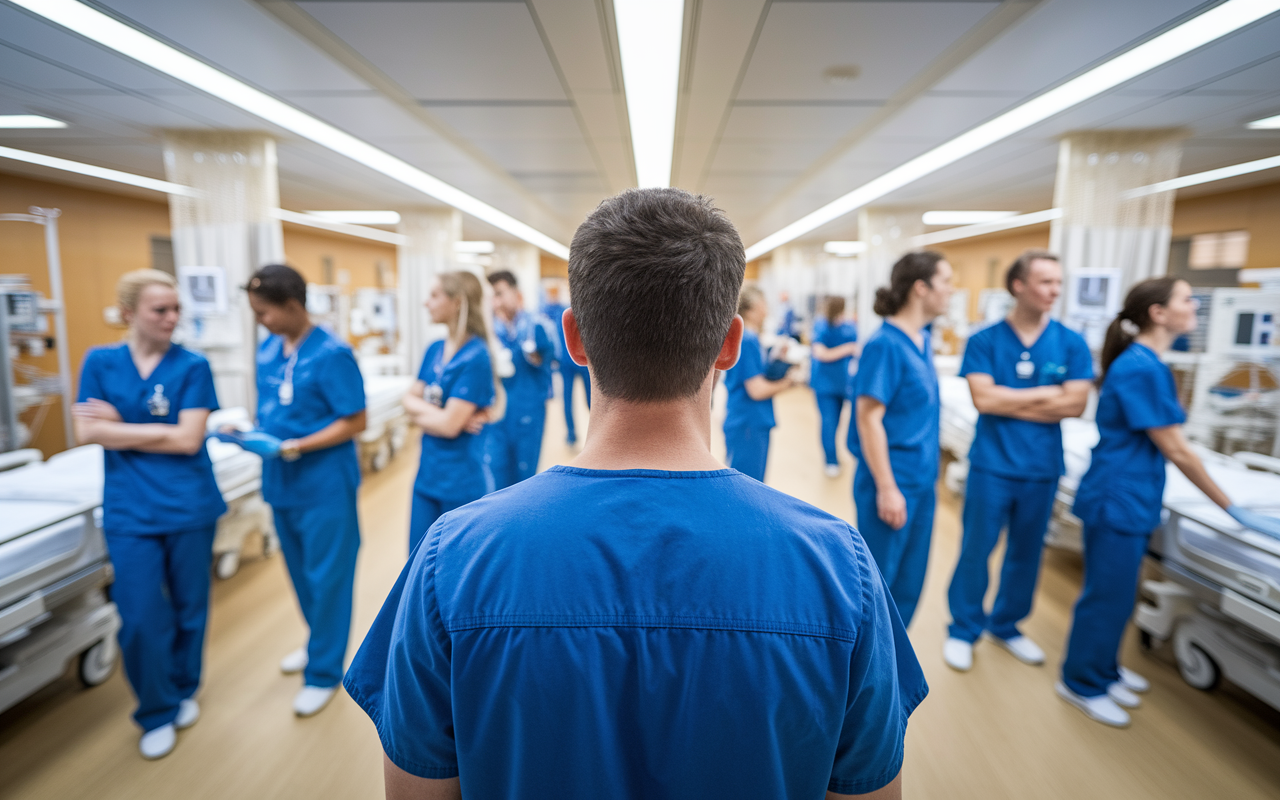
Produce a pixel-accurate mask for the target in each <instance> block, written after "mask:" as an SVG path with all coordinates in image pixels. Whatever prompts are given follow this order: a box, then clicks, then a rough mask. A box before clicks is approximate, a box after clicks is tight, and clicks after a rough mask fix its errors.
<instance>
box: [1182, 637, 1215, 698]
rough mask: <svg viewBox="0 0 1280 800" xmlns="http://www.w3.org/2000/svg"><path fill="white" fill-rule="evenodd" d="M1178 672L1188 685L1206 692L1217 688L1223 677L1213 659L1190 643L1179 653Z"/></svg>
mask: <svg viewBox="0 0 1280 800" xmlns="http://www.w3.org/2000/svg"><path fill="white" fill-rule="evenodd" d="M1178 672H1180V673H1182V679H1183V680H1184V681H1186V682H1187V685H1189V686H1191V687H1192V688H1195V689H1200V690H1201V691H1205V692H1207V691H1210V690H1212V689H1213V688H1214V687H1215V686H1217V685H1218V679H1219V678H1221V677H1222V673H1221V671H1220V670H1219V669H1218V665H1217V664H1216V663H1215V662H1214V660H1213V658H1212V657H1211V656H1210V655H1209V654H1208V653H1206V652H1205V651H1204V650H1201V649H1200V648H1199V647H1197V646H1196V645H1194V644H1191V643H1190V642H1188V643H1187V645H1186V646H1185V647H1183V648H1182V652H1180V653H1178Z"/></svg>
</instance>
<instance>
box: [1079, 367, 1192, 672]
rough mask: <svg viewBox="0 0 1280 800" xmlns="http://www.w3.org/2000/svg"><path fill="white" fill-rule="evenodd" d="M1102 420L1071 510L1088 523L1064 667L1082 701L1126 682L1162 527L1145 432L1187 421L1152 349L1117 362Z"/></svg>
mask: <svg viewBox="0 0 1280 800" xmlns="http://www.w3.org/2000/svg"><path fill="white" fill-rule="evenodd" d="M1097 420H1098V433H1099V434H1100V439H1099V441H1098V444H1097V446H1096V447H1094V448H1093V460H1092V462H1091V463H1090V465H1089V471H1088V472H1086V473H1085V476H1084V478H1083V479H1081V481H1080V488H1079V489H1077V490H1076V502H1075V506H1074V508H1073V509H1072V512H1073V513H1074V514H1075V515H1076V516H1077V517H1079V518H1080V520H1081V521H1082V522H1083V523H1084V590H1083V591H1082V592H1081V593H1080V599H1079V600H1078V601H1076V607H1075V613H1074V615H1073V618H1072V622H1071V635H1070V637H1069V638H1068V640H1067V655H1066V660H1065V661H1064V662H1063V664H1062V680H1063V682H1064V683H1065V684H1066V685H1067V686H1068V688H1070V689H1071V691H1073V692H1075V693H1076V694H1078V695H1080V696H1082V697H1099V696H1101V695H1104V694H1106V692H1107V687H1108V686H1110V685H1111V684H1112V683H1115V682H1116V681H1118V680H1120V667H1119V661H1118V656H1119V652H1120V640H1121V639H1122V638H1124V629H1125V625H1127V624H1128V622H1129V617H1130V616H1131V615H1132V613H1133V604H1134V601H1135V600H1136V598H1137V595H1138V578H1139V573H1140V570H1141V567H1142V557H1143V555H1144V554H1145V553H1146V551H1147V539H1148V538H1150V536H1151V532H1152V531H1153V530H1155V529H1156V528H1157V527H1158V526H1159V525H1160V516H1161V513H1160V512H1161V501H1162V499H1163V497H1164V481H1165V460H1164V456H1163V455H1161V453H1160V450H1159V449H1158V448H1157V447H1156V445H1155V442H1153V441H1152V440H1151V437H1150V436H1148V435H1147V431H1149V430H1150V429H1152V428H1165V427H1168V426H1170V425H1181V424H1182V423H1183V422H1185V421H1186V414H1185V413H1183V411H1182V406H1181V405H1179V403H1178V391H1177V387H1176V386H1175V384H1174V381H1173V373H1172V372H1171V371H1170V370H1169V368H1168V367H1167V366H1165V364H1164V363H1163V362H1162V361H1160V357H1159V356H1157V355H1156V354H1155V352H1153V351H1152V350H1151V349H1150V348H1147V347H1145V346H1144V345H1141V344H1138V343H1137V342H1134V343H1133V344H1131V345H1129V347H1128V348H1126V349H1125V351H1124V352H1123V353H1121V354H1120V355H1119V356H1118V357H1117V358H1116V360H1115V361H1114V362H1112V364H1111V368H1110V369H1108V370H1107V375H1106V377H1105V378H1104V379H1103V382H1102V390H1101V392H1100V393H1099V395H1098V412H1097Z"/></svg>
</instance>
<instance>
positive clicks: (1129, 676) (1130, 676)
mask: <svg viewBox="0 0 1280 800" xmlns="http://www.w3.org/2000/svg"><path fill="white" fill-rule="evenodd" d="M1120 683H1121V684H1122V685H1123V686H1124V688H1126V689H1128V690H1129V691H1131V692H1138V693H1139V694H1141V693H1142V692H1148V691H1150V690H1151V681H1149V680H1147V679H1146V678H1144V677H1142V676H1141V675H1139V674H1138V673H1136V672H1134V671H1133V670H1131V669H1125V668H1124V667H1121V668H1120Z"/></svg>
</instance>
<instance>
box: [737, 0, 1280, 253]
mask: <svg viewBox="0 0 1280 800" xmlns="http://www.w3.org/2000/svg"><path fill="white" fill-rule="evenodd" d="M1276 11H1280V0H1228V1H1227V2H1225V3H1223V4H1222V5H1219V6H1215V7H1214V8H1211V9H1209V10H1208V11H1206V12H1204V13H1203V14H1199V15H1197V16H1196V17H1194V18H1192V19H1190V20H1188V21H1186V22H1184V23H1182V24H1181V25H1179V26H1178V27H1176V28H1173V29H1171V30H1168V31H1166V32H1164V33H1162V34H1160V35H1159V36H1156V37H1155V38H1153V39H1151V40H1150V41H1147V42H1145V43H1143V44H1140V45H1138V46H1137V47H1134V48H1133V49H1131V50H1128V51H1126V52H1124V53H1121V54H1120V55H1118V56H1116V57H1115V58H1113V59H1111V60H1110V61H1107V62H1105V63H1103V64H1100V65H1098V66H1096V67H1094V68H1093V69H1091V70H1089V71H1088V72H1086V73H1084V74H1083V75H1080V76H1078V77H1076V78H1072V79H1071V80H1069V81H1067V82H1066V83H1064V84H1062V85H1061V86H1058V87H1057V88H1055V89H1050V90H1049V91H1047V92H1045V93H1044V94H1042V95H1040V96H1038V97H1035V98H1033V99H1031V100H1028V101H1027V102H1025V103H1023V104H1022V105H1020V106H1018V107H1017V108H1014V109H1012V110H1010V111H1006V112H1005V113H1003V114H1001V115H1000V116H998V117H996V118H995V119H993V120H990V121H989V122H984V123H983V124H981V125H979V126H977V127H976V128H972V129H971V130H969V131H967V132H965V133H962V134H960V135H959V136H957V137H956V138H954V139H952V140H950V141H948V142H945V143H943V144H941V145H939V146H938V147H935V148H934V149H932V150H930V151H929V152H927V153H925V154H923V155H920V156H917V157H916V158H913V159H911V160H910V161H908V162H906V163H905V164H902V165H901V166H899V167H896V168H894V169H892V170H890V171H889V172H886V173H885V174H884V175H881V176H880V177H878V178H875V179H874V180H872V181H870V182H869V183H866V184H863V185H862V186H860V187H858V188H857V189H854V190H853V191H851V192H849V193H848V194H846V195H844V196H843V197H840V198H837V199H836V200H834V201H832V202H830V203H828V204H827V205H825V206H823V207H822V208H819V209H818V210H817V211H814V212H812V213H810V214H807V215H805V216H804V217H801V218H800V219H798V220H796V221H795V222H793V223H791V224H790V225H788V226H786V227H785V228H783V229H781V230H779V231H777V232H776V233H773V234H770V235H769V236H766V237H765V238H764V239H761V240H760V241H759V242H757V243H756V244H753V245H752V246H751V247H748V248H747V259H748V260H750V259H754V258H759V257H760V256H762V255H764V254H765V253H768V252H769V251H770V250H773V249H774V248H776V247H779V246H781V245H784V244H786V243H787V242H790V241H793V240H795V239H797V238H799V237H801V236H803V235H805V234H806V233H809V232H810V231H812V230H815V229H816V228H819V227H821V226H823V225H825V224H827V223H828V222H831V221H832V220H835V219H838V218H840V217H843V216H844V215H845V214H848V213H850V212H852V211H856V210H857V209H859V208H862V207H863V206H866V205H868V204H870V203H873V202H875V201H876V200H878V199H880V198H881V197H884V196H885V195H887V194H889V193H890V192H892V191H895V190H897V189H901V188H902V187H903V186H906V185H908V184H910V183H913V182H915V181H917V180H919V179H920V178H923V177H925V176H926V175H929V174H931V173H933V172H937V171H938V170H940V169H942V168H943V167H946V166H949V165H951V164H954V163H955V162H957V161H959V160H960V159H962V158H965V157H966V156H970V155H972V154H974V153H976V152H978V151H979V150H982V149H983V148H985V147H988V146H990V145H992V144H995V143H996V142H999V141H1001V140H1002V139H1006V138H1008V137H1010V136H1012V135H1014V134H1016V133H1018V132H1020V131H1023V130H1026V129H1027V128H1029V127H1031V126H1032V125H1035V124H1037V123H1039V122H1043V121H1044V120H1046V119H1049V118H1050V117H1052V116H1055V115H1057V114H1060V113H1062V112H1063V111H1066V110H1067V109H1069V108H1071V107H1073V106H1076V105H1079V104H1080V103H1083V102H1084V101H1086V100H1089V99H1090V98H1093V97H1096V96H1098V95H1099V94H1102V93H1103V92H1106V91H1108V90H1110V89H1113V88H1115V87H1116V86H1119V85H1120V84H1122V83H1125V82H1126V81H1130V80H1132V79H1134V78H1136V77H1138V76H1139V75H1142V74H1143V73H1146V72H1150V71H1151V70H1153V69H1155V68H1156V67H1158V66H1160V65H1162V64H1166V63H1168V62H1169V61H1172V60H1173V59H1175V58H1178V57H1180V56H1183V55H1186V54H1187V53H1190V52H1191V51H1193V50H1196V49H1197V48H1200V47H1203V46H1204V45H1206V44H1209V43H1210V42H1213V41H1216V40H1217V39H1220V38H1222V37H1223V36H1226V35H1227V34H1229V33H1232V32H1233V31H1237V30H1239V29H1240V28H1243V27H1244V26H1246V25H1250V24H1252V23H1254V22H1257V21H1258V20H1260V19H1262V18H1264V17H1267V16H1270V15H1271V14H1274V13H1275V12H1276Z"/></svg>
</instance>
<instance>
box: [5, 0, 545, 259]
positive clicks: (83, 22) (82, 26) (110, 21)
mask: <svg viewBox="0 0 1280 800" xmlns="http://www.w3.org/2000/svg"><path fill="white" fill-rule="evenodd" d="M11 2H12V3H13V4H14V5H16V6H20V7H21V8H25V9H27V10H28V11H31V12H32V13H34V14H38V15H40V16H41V17H44V18H45V19H47V20H49V21H50V22H55V23H57V24H58V25H61V26H63V27H64V28H67V29H68V30H71V31H74V32H75V33H78V34H80V35H81V36H83V37H85V38H86V39H89V40H91V41H94V42H97V43H98V44H101V45H103V46H105V47H108V48H110V49H112V50H114V51H116V52H117V53H120V54H122V55H125V56H128V57H129V58H132V59H134V60H135V61H139V62H141V63H142V64H145V65H146V66H149V67H151V68H152V69H156V70H159V71H160V72H163V73H164V74H166V75H169V76H170V77H173V78H176V79H178V80H180V81H182V82H183V83H186V84H188V85H190V86H193V87H195V88H196V89H199V90H200V91H202V92H206V93H207V94H210V95H213V96H214V97H216V98H218V99H220V100H223V101H225V102H228V103H230V104H232V105H234V106H236V107H238V108H241V109H243V110H245V111H247V112H249V113H250V114H253V115H255V116H257V117H259V118H261V119H263V120H266V121H267V122H270V123H271V124H273V125H277V126H279V127H281V128H283V129H285V130H287V131H290V132H292V133H295V134H297V135H298V136H301V137H302V138H304V139H309V140H310V141H312V142H315V143H316V144H319V145H321V146H323V147H327V148H329V149H330V150H332V151H333V152H335V153H338V154H339V155H343V156H346V157H347V158H349V159H351V160H353V161H355V162H357V163H360V164H363V165H365V166H366V167H369V168H370V169H372V170H374V171H376V172H380V173H382V174H383V175H386V176H387V177H389V178H391V179H393V180H396V181H399V182H400V183H403V184H404V185H406V186H409V187H411V188H413V189H417V190H418V191H420V192H422V193H423V194H426V195H428V196H430V197H433V198H435V199H436V200H439V201H440V202H442V203H445V204H447V205H450V206H453V207H454V208H456V209H458V210H459V211H462V212H464V213H466V214H470V215H471V216H473V217H475V218H477V219H480V220H483V221H484V222H487V223H489V224H490V225H493V226H494V227H496V228H499V229H501V230H504V231H506V232H507V233H510V234H511V235H512V236H515V237H517V238H519V239H522V240H524V241H526V242H529V243H530V244H533V245H536V246H537V247H539V248H541V249H543V250H545V251H546V252H548V253H550V254H552V255H554V256H557V257H559V258H565V259H567V258H568V257H569V248H568V247H566V246H565V245H563V244H561V243H560V242H557V241H556V240H555V239H552V238H551V237H550V236H547V235H546V234H545V233H542V232H541V231H538V230H536V229H535V228H533V227H532V226H530V225H527V224H525V223H523V222H521V221H520V220H518V219H516V218H515V217H512V216H510V215H509V214H506V213H504V212H502V211H499V210H498V209H496V208H494V207H493V206H491V205H489V204H488V203H486V202H484V201H483V200H480V199H478V198H475V197H472V196H471V195H469V194H467V193H466V192H464V191H462V190H461V189H458V188H457V187H454V186H451V185H449V184H447V183H445V182H444V181H442V180H440V179H439V178H436V177H435V176H433V175H429V174H428V173H426V172H424V171H422V170H420V169H418V168H417V167H415V166H413V165H412V164H409V163H408V162H406V161H403V160H401V159H399V158H396V157H395V156H393V155H391V154H390V153H387V152H386V151H384V150H380V149H378V148H377V147H374V146H373V145H371V144H369V143H368V142H365V141H363V140H361V139H358V138H356V137H355V136H352V135H351V134H349V133H346V132H344V131H341V130H339V129H338V128H335V127H334V126H332V125H330V124H329V123H327V122H323V121H321V120H320V119H317V118H316V117H313V116H311V115H310V114H307V113H306V112H304V111H300V110H298V109H296V108H294V107H293V106H291V105H288V104H287V103H283V102H281V101H279V100H277V99H276V98H274V97H271V96H270V95H268V94H266V93H265V92H261V91H259V90H257V89H255V88H253V87H252V86H249V85H248V84H246V83H244V82H242V81H239V80H237V79H235V78H233V77H231V76H230V75H227V74H226V73H224V72H222V71H220V70H218V69H215V68H214V67H211V66H209V65H208V64H205V63H204V62H202V61H199V60H197V59H195V58H192V57H191V56H189V55H187V54H186V53H183V52H181V51H179V50H177V49H175V48H173V47H170V46H169V45H167V44H165V43H163V42H161V41H159V40H157V39H154V38H152V37H151V36H148V35H147V34H145V33H143V32H142V31H139V30H137V29H135V28H131V27H129V26H128V25H125V24H124V23H122V22H120V21H118V20H116V19H114V18H112V17H109V16H107V15H106V14H103V13H102V12H100V11H97V10H95V9H93V8H90V7H89V6H86V5H84V4H83V3H80V2H77V0H11Z"/></svg>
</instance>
